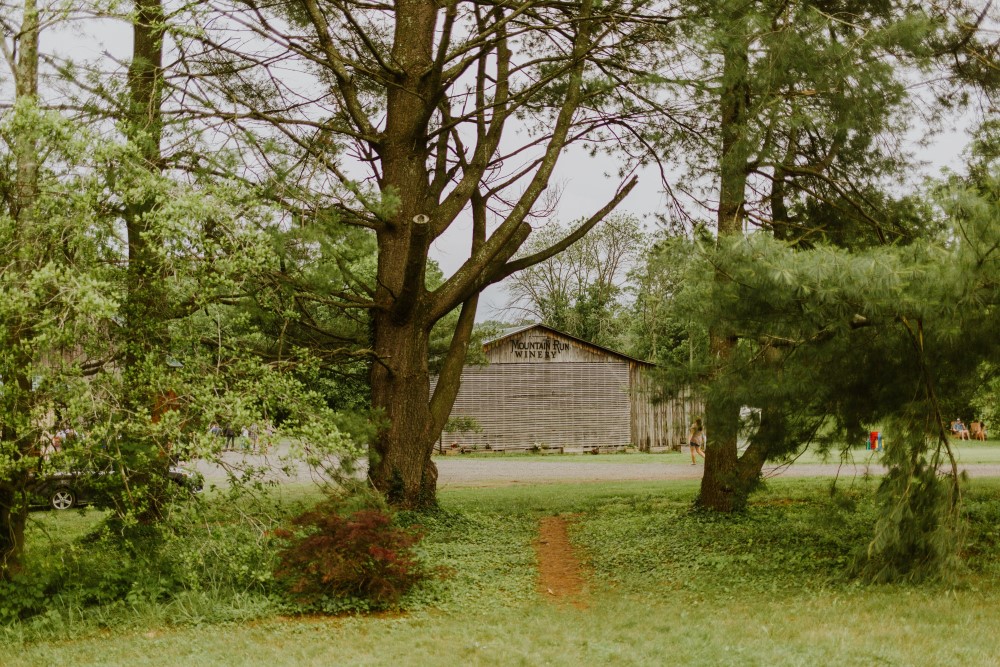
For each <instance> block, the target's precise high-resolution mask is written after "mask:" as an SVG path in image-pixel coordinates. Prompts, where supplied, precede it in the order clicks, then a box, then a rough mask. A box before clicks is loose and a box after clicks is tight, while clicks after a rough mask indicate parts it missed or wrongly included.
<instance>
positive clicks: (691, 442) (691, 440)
mask: <svg viewBox="0 0 1000 667" xmlns="http://www.w3.org/2000/svg"><path fill="white" fill-rule="evenodd" d="M688 446H689V448H690V450H691V465H696V463H695V458H694V455H695V454H698V456H700V457H701V458H705V452H703V451H702V448H704V446H705V428H704V427H703V426H702V425H701V417H699V418H698V419H695V420H694V424H692V425H691V433H690V434H689V435H688Z"/></svg>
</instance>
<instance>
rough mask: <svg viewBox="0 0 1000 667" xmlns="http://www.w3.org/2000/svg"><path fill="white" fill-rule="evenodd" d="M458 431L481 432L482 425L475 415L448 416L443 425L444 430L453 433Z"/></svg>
mask: <svg viewBox="0 0 1000 667" xmlns="http://www.w3.org/2000/svg"><path fill="white" fill-rule="evenodd" d="M458 431H467V432H472V433H482V432H483V427H482V425H481V424H480V423H479V420H477V419H476V418H475V417H461V416H456V417H449V418H448V421H447V422H446V423H445V425H444V432H445V433H455V432H458Z"/></svg>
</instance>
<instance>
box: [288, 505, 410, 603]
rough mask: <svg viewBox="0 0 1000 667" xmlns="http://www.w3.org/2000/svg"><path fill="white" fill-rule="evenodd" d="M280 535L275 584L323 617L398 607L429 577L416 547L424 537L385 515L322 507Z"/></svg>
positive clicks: (298, 518) (362, 510)
mask: <svg viewBox="0 0 1000 667" xmlns="http://www.w3.org/2000/svg"><path fill="white" fill-rule="evenodd" d="M291 523H292V526H293V528H292V529H279V530H276V531H275V535H276V536H277V537H278V538H280V539H282V540H284V541H285V543H286V546H285V548H284V549H283V550H282V551H281V552H280V554H279V564H278V567H277V569H276V570H275V578H276V579H278V580H279V581H280V582H282V583H284V584H285V586H286V588H287V590H288V591H289V592H290V593H291V594H292V596H293V597H294V598H295V599H296V600H297V601H299V602H300V603H302V604H305V605H307V606H310V607H314V608H319V609H322V610H324V611H340V610H343V609H352V608H353V609H380V608H386V607H390V606H393V605H395V604H396V603H398V602H399V599H400V598H401V597H402V596H403V595H405V594H406V592H407V591H409V590H410V589H411V588H412V587H413V586H414V585H415V584H417V583H418V582H420V581H421V580H422V579H424V578H425V577H426V576H427V573H426V572H425V570H424V568H423V567H422V566H421V564H420V562H419V561H418V560H417V558H416V556H415V554H414V552H413V547H414V546H415V545H416V544H417V543H418V542H419V541H420V540H421V538H422V535H421V534H419V533H418V532H417V531H415V530H414V529H405V528H401V527H399V526H396V525H394V523H393V518H392V517H391V516H390V515H389V514H388V513H386V512H385V511H383V510H381V509H376V508H363V509H358V510H354V511H352V512H349V513H348V512H344V510H343V508H342V506H340V505H339V504H338V503H337V502H336V501H328V502H325V503H321V504H320V505H318V506H316V507H315V508H313V509H312V510H310V511H308V512H305V513H304V514H301V515H300V516H298V517H296V518H294V519H293V520H292V522H291Z"/></svg>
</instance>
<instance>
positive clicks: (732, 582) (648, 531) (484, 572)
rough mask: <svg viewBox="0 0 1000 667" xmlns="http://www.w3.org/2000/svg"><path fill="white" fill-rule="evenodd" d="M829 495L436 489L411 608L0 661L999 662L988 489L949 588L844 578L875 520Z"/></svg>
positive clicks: (859, 503)
mask: <svg viewBox="0 0 1000 667" xmlns="http://www.w3.org/2000/svg"><path fill="white" fill-rule="evenodd" d="M825 489H826V483H824V482H818V481H808V480H797V481H780V482H775V483H772V484H771V487H770V490H768V491H766V492H764V493H762V494H760V495H759V496H758V497H756V499H755V502H754V505H753V507H752V508H751V510H750V511H749V512H748V513H747V514H746V515H743V516H740V517H735V518H719V517H712V516H706V515H703V514H699V513H695V512H691V511H690V509H689V507H690V501H691V499H692V498H693V497H694V494H695V493H696V490H697V489H696V483H694V482H663V483H651V482H643V483H616V484H601V485H547V486H541V487H505V488H498V489H489V490H483V489H478V490H477V489H465V490H456V491H450V492H448V493H445V494H443V496H442V504H443V505H444V508H445V510H446V511H445V512H442V513H441V514H439V515H437V516H435V517H432V518H430V519H426V520H425V526H426V528H427V530H428V539H427V541H426V543H425V550H426V555H427V557H428V558H431V559H433V560H434V562H436V563H438V564H440V565H441V566H443V568H445V569H446V570H447V571H448V572H449V576H448V577H447V578H446V579H444V580H442V581H440V582H438V583H437V584H435V585H433V586H431V587H429V588H426V589H424V590H423V591H421V593H420V594H419V595H417V596H416V598H415V599H414V600H413V601H412V604H413V605H414V606H416V607H417V610H416V611H412V612H410V613H408V614H405V615H385V616H380V617H375V618H370V617H349V618H292V619H289V618H273V617H272V618H262V619H258V620H256V621H250V622H241V623H231V624H228V625H223V626H219V625H206V626H203V627H199V626H198V625H197V619H196V618H194V619H193V620H190V621H189V625H187V626H183V627H176V628H172V627H169V626H165V625H162V623H163V622H164V621H165V620H166V618H165V617H161V616H157V615H156V614H155V613H152V612H150V613H148V614H147V615H145V616H144V615H143V614H142V613H141V610H137V612H136V615H135V616H134V617H133V620H132V621H130V622H129V623H126V624H121V625H116V626H115V629H114V630H113V631H107V632H99V633H97V634H91V636H89V637H84V638H78V639H65V640H62V641H52V642H46V643H29V644H25V645H18V644H17V642H16V641H13V638H11V637H8V642H9V643H8V644H7V645H6V646H0V664H3V665H49V664H74V665H92V664H93V665H98V664H99V665H117V664H121V665H126V664H128V665H133V664H149V665H176V664H185V665H242V664H246V665H251V664H253V665H259V664H271V665H331V664H338V665H385V664H396V665H439V664H440V665H445V664H463V665H464V664H468V665H537V664H553V665H580V664H587V665H591V664H615V665H649V664H684V665H719V664H738V665H800V664H801V665H814V664H830V663H834V662H836V663H837V664H840V665H870V664H890V665H891V664H898V665H943V664H956V665H958V664H960V665H993V664H996V659H995V656H997V655H1000V617H998V616H997V615H996V614H995V613H994V610H995V609H996V608H997V603H998V602H1000V591H998V590H997V589H996V587H995V585H994V583H993V582H994V580H995V578H996V575H997V574H998V567H997V566H996V565H994V562H993V561H994V556H995V554H996V553H997V548H998V545H997V542H998V539H1000V537H998V535H997V531H995V529H994V526H995V525H997V523H998V519H1000V500H998V499H1000V485H998V484H997V483H992V482H977V483H976V484H975V485H974V486H973V487H972V489H971V491H970V493H969V502H968V506H969V509H970V515H971V518H972V520H973V528H972V530H971V537H970V541H969V547H968V549H967V551H968V556H969V563H970V571H969V572H968V573H966V574H965V575H963V580H964V584H963V585H962V586H960V587H958V588H956V589H947V588H944V587H939V586H926V587H863V586H859V585H857V584H855V583H852V582H851V581H850V580H849V579H847V578H846V577H844V576H843V572H844V569H845V567H846V564H847V563H848V561H849V559H850V556H851V552H852V551H853V550H855V549H858V548H863V546H864V543H865V536H866V535H867V534H868V531H869V528H870V523H871V521H872V520H873V518H874V515H873V511H872V509H871V506H870V504H868V502H867V499H868V498H869V492H870V489H868V488H867V487H864V486H858V487H855V488H853V489H846V491H845V492H844V493H842V494H840V495H838V496H836V497H835V498H831V497H830V496H829V495H828V494H826V493H825V491H824V490H825ZM551 513H566V514H569V515H572V516H573V517H574V524H573V526H574V529H573V532H572V534H573V538H574V540H575V541H576V543H577V544H579V545H580V546H581V547H582V549H583V553H585V554H586V555H587V560H588V565H589V569H590V571H591V573H592V574H591V576H592V581H593V582H594V583H593V592H594V596H593V599H592V604H591V606H590V608H589V609H587V610H578V609H575V608H572V607H565V608H564V607H555V606H552V605H550V604H549V603H548V602H547V601H545V600H543V599H541V598H539V597H537V595H536V593H535V591H534V581H533V575H534V570H533V564H534V556H533V552H532V550H531V539H532V537H533V535H534V526H535V521H536V519H537V517H538V516H539V515H541V514H551ZM73 516H76V515H73ZM58 520H59V521H69V519H64V518H62V517H60V518H58ZM70 523H72V522H70ZM66 527H67V528H69V526H66ZM39 622H42V623H44V622H45V621H39ZM50 622H52V621H50ZM71 634H72V633H70V636H71Z"/></svg>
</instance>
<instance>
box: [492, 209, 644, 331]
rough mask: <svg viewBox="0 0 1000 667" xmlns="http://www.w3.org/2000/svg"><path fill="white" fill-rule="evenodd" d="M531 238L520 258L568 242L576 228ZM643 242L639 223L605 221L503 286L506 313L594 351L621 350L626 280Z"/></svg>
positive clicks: (548, 229)
mask: <svg viewBox="0 0 1000 667" xmlns="http://www.w3.org/2000/svg"><path fill="white" fill-rule="evenodd" d="M582 222H583V221H577V223H575V224H573V225H570V226H569V228H568V229H567V228H564V227H563V226H562V225H557V224H553V225H548V226H545V227H542V228H541V229H539V230H538V231H536V232H534V233H533V234H532V235H531V236H530V237H529V238H528V241H527V242H526V243H525V244H524V246H523V247H522V248H521V250H520V251H519V256H522V257H523V256H528V255H531V254H534V253H536V252H539V251H541V250H543V249H545V248H547V247H549V246H551V245H553V244H555V243H557V242H558V241H560V240H562V239H563V238H564V237H566V236H568V235H569V234H570V233H571V232H572V230H573V229H574V228H575V227H576V225H577V224H581V223H582ZM645 242H646V236H645V233H644V232H643V231H642V229H641V226H640V224H639V220H638V218H636V217H634V216H630V215H625V214H618V215H612V216H609V217H608V219H606V220H605V221H603V222H602V223H601V224H600V225H599V226H598V227H597V228H595V229H594V230H593V231H591V232H590V233H589V234H587V235H586V236H584V237H583V238H582V239H580V240H579V241H577V242H576V243H574V244H573V245H571V246H570V247H569V248H568V249H566V250H565V251H563V252H561V253H559V254H558V255H556V256H554V257H552V258H550V259H548V260H546V261H544V262H541V263H539V264H536V265H535V266H532V267H530V268H527V269H524V270H522V271H520V272H518V273H516V274H514V275H513V276H511V277H510V278H509V279H508V280H507V282H506V285H507V291H508V293H509V295H510V301H509V303H508V306H507V307H508V310H509V311H511V312H513V313H515V314H516V316H517V318H518V319H520V320H525V319H526V320H533V321H537V322H541V323H542V324H547V325H548V326H551V327H553V328H555V329H558V330H560V331H565V332H566V333H568V334H571V335H573V336H577V337H579V338H583V339H584V340H588V341H590V342H592V343H596V344H598V345H606V346H610V347H615V348H617V347H620V342H621V341H620V337H621V333H622V329H623V328H624V326H625V325H624V322H623V314H624V280H625V278H626V275H627V273H628V271H629V270H630V269H631V268H632V265H633V264H634V263H635V262H636V260H637V259H638V257H639V254H640V252H641V249H642V247H643V246H644V244H645Z"/></svg>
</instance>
